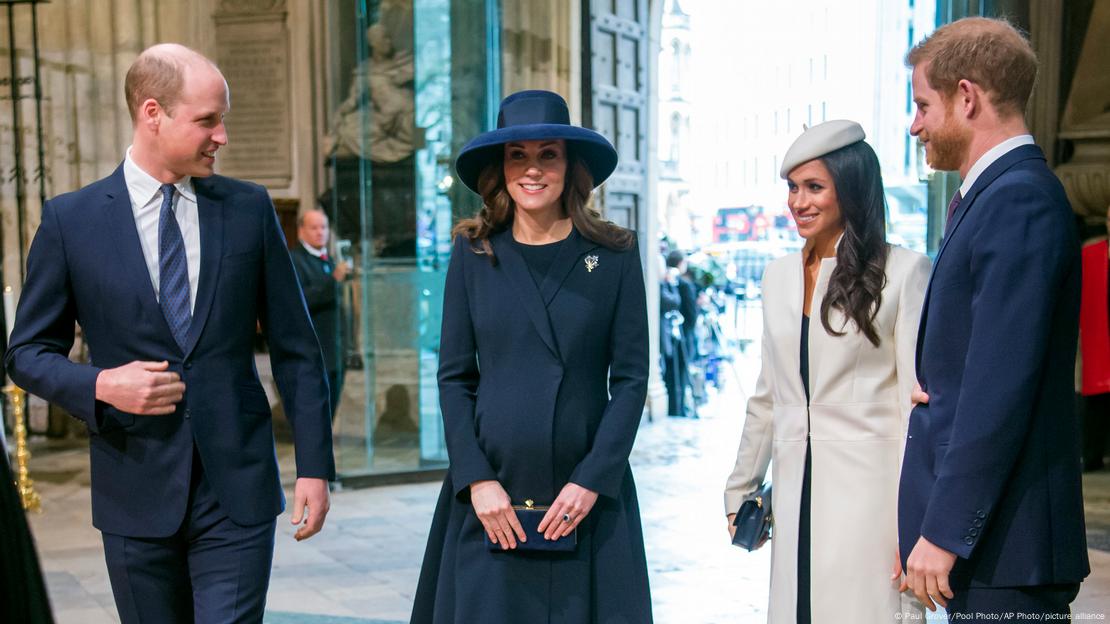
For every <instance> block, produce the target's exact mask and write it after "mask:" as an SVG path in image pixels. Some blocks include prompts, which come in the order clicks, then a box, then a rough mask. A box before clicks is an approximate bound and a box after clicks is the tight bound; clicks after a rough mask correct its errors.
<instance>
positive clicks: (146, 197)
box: [123, 146, 197, 206]
mask: <svg viewBox="0 0 1110 624" xmlns="http://www.w3.org/2000/svg"><path fill="white" fill-rule="evenodd" d="M131 147H132V146H128V147H127V156H126V157H125V158H124V159H123V179H124V181H125V182H126V183H127V191H128V192H129V193H130V194H131V197H132V199H133V200H135V201H137V202H138V204H139V205H140V206H143V205H145V204H146V203H147V202H148V201H150V199H151V198H152V197H154V196H155V195H157V194H160V193H161V192H162V183H161V182H159V181H158V180H156V179H155V178H154V176H152V175H150V174H149V173H147V172H146V171H143V169H142V167H140V166H139V165H138V164H136V163H135V161H134V160H133V159H132V158H131ZM173 186H174V188H176V189H177V192H178V193H181V196H182V197H184V198H186V199H188V200H189V201H191V202H194V203H195V202H196V201H197V196H196V193H195V192H194V191H193V178H192V177H191V176H185V177H184V178H181V179H180V180H178V181H177V182H175V183H174V185H173Z"/></svg>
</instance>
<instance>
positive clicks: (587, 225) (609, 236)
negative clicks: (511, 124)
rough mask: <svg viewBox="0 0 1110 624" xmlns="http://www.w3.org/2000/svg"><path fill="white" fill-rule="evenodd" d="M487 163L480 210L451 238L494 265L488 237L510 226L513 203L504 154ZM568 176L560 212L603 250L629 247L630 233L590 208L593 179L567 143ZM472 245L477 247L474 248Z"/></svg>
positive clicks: (482, 175)
mask: <svg viewBox="0 0 1110 624" xmlns="http://www.w3.org/2000/svg"><path fill="white" fill-rule="evenodd" d="M491 154H492V156H491V158H490V162H489V163H488V164H487V165H486V166H484V167H482V172H481V173H480V174H479V175H478V191H479V194H480V195H481V196H482V209H481V210H479V211H478V214H477V215H475V216H473V217H471V218H469V219H462V220H460V221H459V222H458V223H457V224H455V227H454V229H452V230H451V236H452V237H455V236H458V235H460V234H461V235H463V236H466V238H467V239H468V240H470V242H471V243H472V249H473V251H474V253H478V254H483V255H488V256H489V257H490V260H491V261H492V262H493V263H494V264H496V263H497V258H496V256H494V253H493V247H492V246H491V245H490V244H489V237H490V236H492V235H493V234H496V233H497V232H501V231H503V230H505V229H506V228H508V227H510V226H512V223H513V214H514V211H515V209H516V203H515V202H513V198H512V197H511V196H510V195H509V190H508V189H507V188H506V187H505V167H504V159H505V153H504V150H491ZM566 156H567V172H566V175H565V176H564V177H563V194H562V197H561V201H562V204H563V211H564V212H565V213H566V214H567V216H569V217H570V220H571V222H572V223H573V224H574V227H575V228H576V229H577V230H578V233H579V234H581V235H582V236H583V237H585V238H587V239H589V240H591V241H593V242H595V243H597V244H599V245H601V246H603V247H608V248H609V249H613V250H615V251H621V250H625V249H628V248H630V247H632V245H633V244H634V243H635V237H634V235H633V233H632V231H631V230H626V229H625V228H622V227H620V226H619V225H617V224H615V223H613V222H611V221H606V220H605V219H602V218H601V213H600V212H598V211H597V209H595V208H594V207H593V206H592V205H590V194H591V193H592V192H593V189H594V179H593V176H592V175H590V169H589V168H588V167H586V163H585V162H583V161H582V159H581V158H580V157H578V155H577V154H575V153H574V144H573V143H571V142H569V141H568V142H567V149H566ZM473 243H477V246H476V247H474V246H473Z"/></svg>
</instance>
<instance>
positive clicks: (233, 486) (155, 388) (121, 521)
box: [6, 44, 335, 624]
mask: <svg viewBox="0 0 1110 624" xmlns="http://www.w3.org/2000/svg"><path fill="white" fill-rule="evenodd" d="M124 90H125V94H126V96H127V103H128V108H129V111H130V114H131V119H132V122H133V127H134V134H133V142H132V145H131V147H130V148H129V149H128V151H127V155H126V157H125V159H124V162H123V163H122V164H121V165H120V166H119V167H118V168H117V169H116V170H115V172H114V173H112V174H111V175H110V176H108V177H107V178H104V179H102V180H99V181H97V182H94V183H92V184H90V185H88V186H86V187H84V188H82V189H80V190H78V191H76V192H73V193H67V194H64V195H60V196H58V197H55V198H53V199H51V200H50V201H48V202H46V204H45V205H44V206H43V210H42V222H41V224H40V226H39V230H38V233H37V234H36V235H35V240H34V243H33V244H32V245H31V250H30V253H29V254H28V258H27V281H26V283H25V284H24V287H23V292H22V296H21V299H20V302H19V309H18V313H17V315H16V322H15V329H14V331H13V332H12V336H11V346H10V349H9V350H8V353H7V356H6V362H7V365H8V370H9V372H10V374H11V377H12V379H13V380H14V381H15V382H16V383H17V384H19V385H21V386H22V387H24V388H25V389H27V390H29V391H30V392H32V393H34V394H37V395H39V396H41V397H43V398H45V399H47V400H49V401H51V402H53V403H56V404H58V405H60V406H61V407H63V408H64V409H66V410H67V411H68V412H69V413H70V414H73V415H74V416H75V417H77V418H80V419H81V420H83V421H84V422H85V423H86V424H87V426H88V429H89V450H90V455H91V457H90V466H91V473H92V474H91V477H92V508H93V509H92V512H93V524H94V525H95V526H96V527H97V528H98V529H100V531H101V533H102V535H103V540H104V553H105V559H106V561H107V565H108V574H109V578H110V579H111V583H112V592H113V594H114V596H115V600H116V606H117V608H118V610H119V615H120V619H121V620H122V621H123V622H124V623H133V622H157V623H159V624H161V623H163V622H193V621H196V622H221V623H222V622H261V621H262V615H263V610H264V607H265V602H266V589H267V586H268V583H269V575H270V566H271V561H272V558H273V546H274V529H275V517H276V516H277V515H278V514H279V513H281V511H282V509H283V508H284V504H285V499H284V496H283V493H282V489H281V483H280V481H279V479H278V467H277V461H276V457H275V451H274V437H273V428H272V418H271V414H270V405H269V401H268V400H267V398H266V394H265V392H264V391H263V389H262V386H261V384H260V383H259V379H258V374H257V372H256V370H255V366H254V355H253V350H252V342H253V338H254V334H255V328H256V324H257V323H259V322H260V323H261V326H262V329H263V331H264V333H265V334H266V337H267V340H268V343H269V347H270V353H271V358H272V365H273V371H274V377H275V380H276V381H277V386H278V389H279V391H280V393H281V395H282V398H283V400H284V402H285V407H286V410H285V411H286V414H287V416H288V418H289V421H290V424H291V425H292V429H293V432H294V433H293V435H294V442H295V446H296V461H297V482H296V488H295V500H294V509H293V518H292V520H293V522H294V524H301V523H302V522H304V524H303V526H301V527H300V528H299V530H298V532H297V534H296V537H297V538H298V539H304V538H307V537H309V536H311V535H313V534H315V533H316V532H318V531H319V530H320V528H321V526H322V525H323V522H324V517H325V515H326V514H327V511H328V486H327V482H328V481H329V480H331V479H333V478H334V472H335V468H334V460H333V457H332V450H331V420H330V417H329V409H328V385H327V380H326V377H325V373H324V363H323V358H322V356H321V354H320V346H319V344H318V342H317V341H316V337H315V335H314V334H313V331H312V325H311V324H310V321H309V317H308V312H307V310H306V308H305V303H304V299H303V297H302V296H301V290H300V288H299V286H298V284H297V279H296V275H295V273H294V271H293V266H292V263H291V261H290V259H289V252H288V251H287V250H286V247H285V240H284V237H283V236H282V233H281V229H280V227H279V225H278V221H277V217H276V214H275V213H274V209H273V205H272V204H271V202H270V199H269V196H268V195H267V193H266V191H265V189H263V188H262V187H260V186H257V185H254V184H250V183H247V182H241V181H238V180H233V179H230V178H225V177H222V176H217V175H212V173H213V166H214V163H215V158H214V156H215V153H216V151H217V150H218V149H219V148H220V147H222V146H223V145H225V144H226V143H227V132H226V130H225V127H224V115H225V114H226V113H227V112H228V110H229V108H230V104H229V96H228V88H227V84H226V82H225V81H224V78H223V76H222V75H221V74H220V72H219V70H218V69H217V68H216V67H215V65H213V64H212V63H211V61H209V60H208V59H206V58H204V57H203V56H201V55H200V54H199V53H197V52H194V51H192V50H190V49H188V48H185V47H183V46H178V45H172V44H161V45H157V46H154V47H152V48H149V49H147V50H146V51H144V52H143V53H142V54H141V55H139V57H138V59H136V61H135V63H134V64H133V65H132V66H131V68H130V70H129V71H128V73H127V77H126V81H125V86H124ZM75 323H79V324H80V325H81V327H82V329H83V331H84V336H85V340H86V342H87V345H88V348H89V356H90V360H91V361H90V363H89V364H78V363H75V362H71V361H70V360H69V359H68V358H67V354H68V353H69V350H70V348H71V346H72V344H73V340H74V324H75ZM306 506H307V508H308V512H307V514H308V515H307V518H305V513H306V512H305V507H306Z"/></svg>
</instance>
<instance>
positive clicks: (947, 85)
mask: <svg viewBox="0 0 1110 624" xmlns="http://www.w3.org/2000/svg"><path fill="white" fill-rule="evenodd" d="M923 63H928V64H929V67H928V69H927V70H926V73H925V78H926V79H927V80H928V81H929V86H930V87H932V88H933V89H936V90H937V91H939V92H940V93H941V95H942V96H944V97H945V98H949V97H951V96H952V95H954V94H955V93H956V87H957V85H958V84H959V82H960V81H961V80H969V81H971V82H973V83H975V84H977V85H979V86H980V87H982V88H983V90H984V91H986V93H987V96H988V97H989V98H990V101H991V104H993V105H994V107H995V108H996V109H998V111H999V112H1001V113H1011V114H1018V115H1024V114H1025V107H1026V106H1027V105H1028V103H1029V95H1030V94H1031V93H1032V92H1033V83H1034V82H1036V79H1037V54H1036V53H1035V52H1034V51H1033V46H1032V45H1030V43H1029V40H1028V39H1027V38H1026V37H1025V35H1023V34H1022V33H1021V32H1020V31H1018V29H1016V28H1014V26H1013V25H1012V24H1010V22H1008V21H1006V20H1004V19H991V18H986V17H966V18H964V19H961V20H957V21H955V22H952V23H951V24H947V25H945V26H941V27H940V28H938V29H937V30H936V31H934V32H933V34H931V35H929V36H928V37H926V38H925V39H924V40H922V41H921V43H918V44H917V45H916V46H914V47H913V48H912V49H911V50H910V51H909V52H908V53H907V54H906V65H907V66H909V67H917V66H918V65H921V64H923Z"/></svg>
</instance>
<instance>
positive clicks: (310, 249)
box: [301, 241, 327, 258]
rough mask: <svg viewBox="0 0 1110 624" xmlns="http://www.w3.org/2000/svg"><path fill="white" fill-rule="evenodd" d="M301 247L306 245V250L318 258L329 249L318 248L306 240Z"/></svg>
mask: <svg viewBox="0 0 1110 624" xmlns="http://www.w3.org/2000/svg"><path fill="white" fill-rule="evenodd" d="M301 247H304V250H305V251H307V252H308V253H310V254H312V255H314V256H316V257H317V258H319V257H321V256H323V255H324V252H325V251H327V249H325V248H321V249H317V248H315V247H313V246H312V245H309V244H308V243H306V242H304V241H301Z"/></svg>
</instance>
